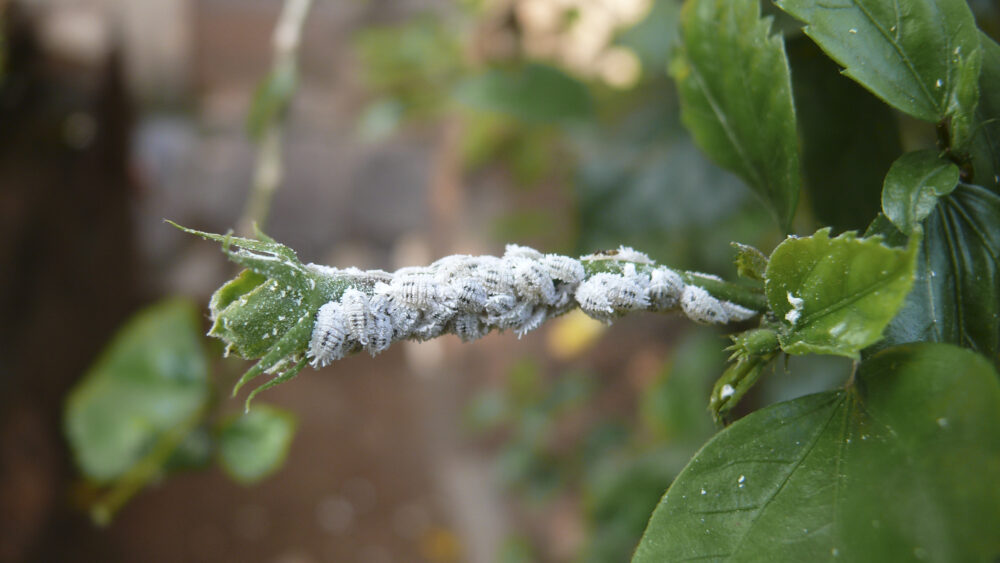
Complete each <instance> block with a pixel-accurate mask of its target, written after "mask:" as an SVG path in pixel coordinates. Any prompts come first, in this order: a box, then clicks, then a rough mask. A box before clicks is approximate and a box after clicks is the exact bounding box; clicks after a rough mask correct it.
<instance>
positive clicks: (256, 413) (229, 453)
mask: <svg viewBox="0 0 1000 563" xmlns="http://www.w3.org/2000/svg"><path fill="white" fill-rule="evenodd" d="M296 425H297V422H296V420H295V416H294V415H292V414H291V413H289V412H286V411H284V410H281V409H277V408H274V407H271V406H268V405H257V406H256V407H255V408H254V409H253V410H252V411H250V412H249V413H246V414H242V415H238V416H231V417H229V418H227V419H225V420H224V421H223V422H222V423H221V424H220V425H219V429H218V439H219V463H220V464H221V465H222V468H223V469H225V470H226V473H228V474H229V475H230V476H231V477H232V478H233V479H235V480H237V481H239V482H241V483H246V484H249V483H254V482H256V481H260V480H261V479H263V478H264V477H267V476H268V475H270V474H272V473H274V472H275V471H277V470H278V469H279V468H280V467H281V465H282V464H283V463H284V462H285V457H286V456H287V455H288V448H289V446H291V443H292V437H293V436H294V435H295V427H296Z"/></svg>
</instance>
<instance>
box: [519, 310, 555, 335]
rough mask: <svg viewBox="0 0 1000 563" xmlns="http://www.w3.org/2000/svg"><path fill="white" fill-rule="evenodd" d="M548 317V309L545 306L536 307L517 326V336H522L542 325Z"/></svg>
mask: <svg viewBox="0 0 1000 563" xmlns="http://www.w3.org/2000/svg"><path fill="white" fill-rule="evenodd" d="M546 318H548V311H547V310H546V309H545V307H536V308H535V310H534V311H533V312H532V313H531V315H530V316H529V317H528V318H527V319H526V320H525V321H524V322H523V323H521V325H520V326H518V327H517V329H516V332H517V337H518V338H521V337H522V336H524V335H525V334H528V333H529V332H531V331H533V330H535V329H536V328H538V327H540V326H542V323H544V322H545V319H546Z"/></svg>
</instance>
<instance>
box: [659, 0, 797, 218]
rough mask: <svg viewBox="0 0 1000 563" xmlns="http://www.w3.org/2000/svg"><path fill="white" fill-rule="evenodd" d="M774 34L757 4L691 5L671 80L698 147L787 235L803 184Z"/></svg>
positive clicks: (698, 1) (696, 1)
mask: <svg viewBox="0 0 1000 563" xmlns="http://www.w3.org/2000/svg"><path fill="white" fill-rule="evenodd" d="M770 27H771V20H770V19H769V18H764V19H762V18H761V17H760V5H759V3H758V2H757V1H756V0H691V1H689V2H687V3H686V4H685V5H684V8H683V9H682V11H681V35H682V41H681V45H680V46H679V47H678V48H677V50H676V51H675V54H674V58H673V60H672V61H671V64H670V74H671V75H672V76H673V77H674V79H675V80H676V81H677V87H678V90H679V92H680V99H681V119H682V120H683V122H684V125H685V126H687V128H688V129H689V130H690V131H691V133H692V135H693V136H694V138H695V141H696V142H697V143H698V146H699V147H701V149H702V150H704V151H705V153H707V154H708V156H709V157H710V158H711V159H712V160H714V161H716V162H718V163H719V164H720V165H721V166H723V167H725V168H727V169H729V170H731V171H733V172H735V173H736V174H738V175H739V176H740V177H741V178H743V180H744V181H746V183H747V184H749V185H750V187H751V188H752V189H753V190H754V191H755V192H756V193H757V195H758V196H760V197H761V198H762V199H763V200H764V201H765V202H766V203H767V204H768V206H769V207H770V208H771V210H772V211H773V212H774V213H775V215H776V217H777V219H778V222H779V223H780V224H781V225H782V227H785V228H787V227H788V225H789V224H790V223H791V220H792V216H793V215H794V213H795V205H796V203H797V202H798V197H799V184H800V181H801V180H800V177H799V153H798V138H797V136H796V131H795V110H794V108H793V105H792V89H791V83H790V79H789V72H788V61H787V59H786V58H785V47H784V43H783V42H782V39H781V37H780V36H777V35H774V36H772V35H769V31H770Z"/></svg>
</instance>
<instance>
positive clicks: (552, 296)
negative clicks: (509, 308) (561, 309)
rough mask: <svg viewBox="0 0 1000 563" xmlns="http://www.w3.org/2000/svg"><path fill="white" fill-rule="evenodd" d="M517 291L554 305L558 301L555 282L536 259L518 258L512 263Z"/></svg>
mask: <svg viewBox="0 0 1000 563" xmlns="http://www.w3.org/2000/svg"><path fill="white" fill-rule="evenodd" d="M512 269H513V271H514V281H515V284H516V286H515V287H516V289H517V292H518V293H519V294H520V295H521V296H522V297H526V298H528V299H532V300H536V301H541V302H542V303H545V304H546V305H554V304H555V303H556V302H557V301H558V299H559V298H558V296H557V295H556V287H555V284H553V283H552V277H551V276H550V275H549V273H548V272H547V271H545V268H543V267H542V265H541V264H539V263H538V262H537V261H535V260H528V259H517V260H514V261H513V263H512Z"/></svg>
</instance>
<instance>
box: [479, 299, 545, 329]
mask: <svg viewBox="0 0 1000 563" xmlns="http://www.w3.org/2000/svg"><path fill="white" fill-rule="evenodd" d="M532 314H534V305H533V304H532V303H531V302H530V301H524V300H522V301H517V302H515V304H514V306H513V307H512V308H511V309H510V310H509V311H507V312H506V313H504V314H502V315H500V316H499V317H495V318H494V317H489V318H487V322H488V323H489V324H491V325H495V326H496V327H497V328H499V329H500V330H507V329H518V328H520V327H522V326H524V324H525V323H527V322H528V320H529V319H531V315H532Z"/></svg>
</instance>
